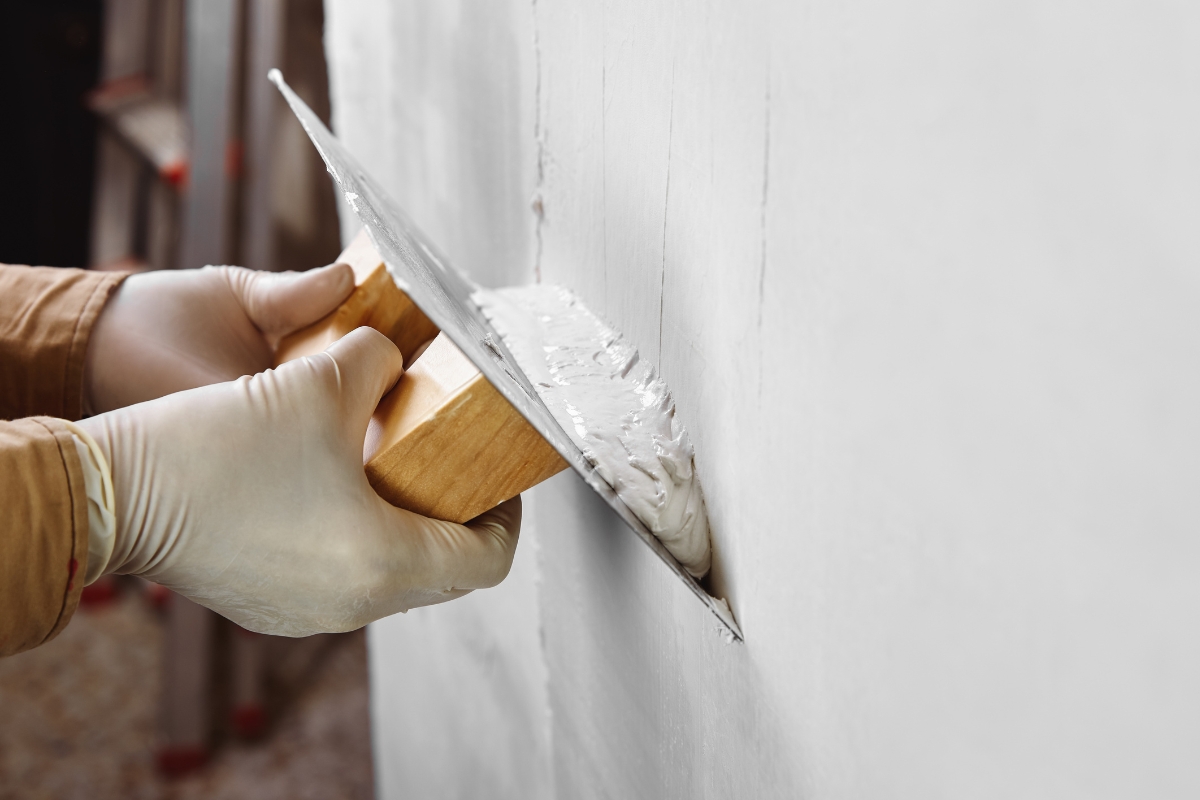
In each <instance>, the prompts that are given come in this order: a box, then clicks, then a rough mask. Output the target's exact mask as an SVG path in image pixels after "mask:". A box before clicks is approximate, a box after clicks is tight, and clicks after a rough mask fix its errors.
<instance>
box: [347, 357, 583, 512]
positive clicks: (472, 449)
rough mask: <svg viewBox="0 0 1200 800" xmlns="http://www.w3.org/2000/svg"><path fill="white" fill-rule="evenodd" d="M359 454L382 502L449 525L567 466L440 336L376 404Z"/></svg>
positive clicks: (505, 498)
mask: <svg viewBox="0 0 1200 800" xmlns="http://www.w3.org/2000/svg"><path fill="white" fill-rule="evenodd" d="M364 456H365V459H366V462H367V479H368V480H369V481H370V482H371V485H372V486H373V487H375V491H377V492H378V493H379V494H380V496H381V497H383V498H384V499H385V500H387V501H388V502H389V503H391V504H393V505H396V506H399V507H401V508H407V509H408V510H409V511H415V512H417V513H418V514H424V515H425V516H427V517H435V518H437V519H446V520H450V521H451V522H466V521H467V520H469V519H471V518H473V517H477V516H479V515H480V514H482V513H483V512H484V511H487V510H488V509H489V508H492V507H494V506H495V505H497V504H499V503H502V502H504V501H505V500H507V499H509V498H510V497H515V496H516V495H518V494H520V493H521V492H523V491H524V490H526V489H528V488H530V487H532V486H535V485H537V484H539V483H541V482H542V481H544V480H545V479H546V478H549V477H550V476H551V475H554V474H556V473H558V472H561V471H562V470H564V469H566V466H567V464H566V462H565V461H563V460H562V458H561V457H560V456H559V455H558V453H557V452H555V451H554V448H552V447H551V446H550V445H549V444H548V443H547V442H546V440H545V439H543V438H542V437H541V435H540V434H539V433H538V432H537V431H536V430H534V429H533V426H531V425H530V424H529V423H528V422H526V421H525V418H524V417H522V416H521V415H520V414H518V413H517V411H516V409H514V408H513V407H512V406H511V405H510V404H509V402H508V401H507V400H505V399H504V398H503V397H502V396H501V395H500V393H499V392H497V391H496V390H495V389H494V388H493V387H492V385H491V384H490V383H488V381H487V379H486V378H484V377H483V375H482V374H481V373H480V372H479V370H478V369H476V368H475V365H474V364H472V363H471V362H470V360H468V359H467V357H466V356H464V355H463V354H462V352H461V351H460V350H459V349H458V348H457V347H455V346H454V343H453V342H451V341H450V339H449V338H448V337H447V336H446V335H445V334H439V335H438V337H437V338H436V339H434V340H433V343H432V344H430V345H429V348H428V349H427V350H426V351H425V352H424V353H423V354H422V355H421V357H420V358H418V359H417V361H416V363H415V364H414V365H413V368H412V369H411V370H409V371H408V372H406V373H405V374H404V377H402V378H401V379H400V382H399V383H398V384H397V386H396V388H395V389H394V390H393V391H392V392H391V393H389V394H388V395H387V396H386V397H384V399H383V402H381V403H380V404H379V408H378V409H377V410H376V412H375V416H374V417H373V418H372V419H371V426H370V428H369V429H368V433H367V448H366V451H365V453H364Z"/></svg>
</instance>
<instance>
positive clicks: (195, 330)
mask: <svg viewBox="0 0 1200 800" xmlns="http://www.w3.org/2000/svg"><path fill="white" fill-rule="evenodd" d="M353 289H354V272H353V271H352V270H351V269H350V267H349V265H347V264H333V265H330V266H328V267H323V268H321V269H316V270H312V271H311V272H299V273H297V272H283V273H270V272H254V271H252V270H248V269H242V268H241V267H205V268H204V269H187V270H164V271H161V272H147V273H143V274H140V275H130V276H129V277H128V278H126V279H125V281H124V283H122V284H121V286H120V288H119V289H117V292H116V294H114V295H113V297H112V298H110V299H109V301H108V303H107V304H106V305H105V307H104V311H103V312H102V313H101V314H100V318H99V319H98V320H97V321H96V325H95V327H94V328H93V329H92V334H91V339H90V340H89V343H88V352H87V356H86V359H85V367H84V410H85V411H86V412H87V413H90V414H99V413H103V412H105V411H112V410H113V409H114V408H121V407H123V406H128V405H132V404H134V403H140V402H142V401H144V400H153V399H154V398H156V397H162V396H164V395H168V394H171V393H172V392H178V391H182V390H184V389H194V388H195V387H197V386H207V385H208V384H210V383H219V382H221V381H231V380H233V379H235V378H239V377H241V376H242V375H253V374H255V373H257V372H262V371H263V370H265V369H266V368H267V367H269V366H271V354H272V351H273V348H274V346H275V344H276V343H277V342H278V341H279V339H280V338H281V337H283V336H286V335H287V334H289V333H291V332H292V331H294V330H297V329H299V328H302V327H304V326H305V325H309V324H311V323H313V322H316V321H317V320H318V319H320V318H321V317H323V316H325V315H326V314H328V313H329V312H330V311H333V310H334V309H335V308H337V306H338V304H340V303H341V302H342V301H343V300H345V299H346V297H347V296H348V295H349V294H350V292H351V291H352V290H353Z"/></svg>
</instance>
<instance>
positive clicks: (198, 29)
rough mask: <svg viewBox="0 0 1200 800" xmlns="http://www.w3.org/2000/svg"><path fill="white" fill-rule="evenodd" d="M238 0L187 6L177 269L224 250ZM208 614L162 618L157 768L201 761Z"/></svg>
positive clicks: (185, 768) (177, 610)
mask: <svg viewBox="0 0 1200 800" xmlns="http://www.w3.org/2000/svg"><path fill="white" fill-rule="evenodd" d="M240 12H241V8H240V2H239V0H187V10H186V17H185V34H184V35H185V41H186V59H187V61H186V63H187V75H186V78H185V80H186V83H185V85H186V94H187V108H188V123H189V129H190V133H191V142H190V146H189V156H190V157H189V172H188V182H187V188H186V190H185V193H184V197H183V206H184V219H183V240H182V242H181V245H180V258H179V261H178V264H177V266H179V267H182V268H189V267H201V266H204V265H205V264H220V263H223V262H224V261H225V259H226V256H227V253H228V248H229V245H230V242H229V237H228V235H227V232H228V227H229V226H228V222H229V217H228V213H227V212H228V209H229V203H230V199H231V193H230V176H229V173H228V170H227V159H228V150H229V143H230V140H231V137H232V133H233V131H232V126H233V124H234V107H233V106H234V102H235V100H236V98H237V94H236V91H235V81H236V80H237V56H238V47H239V22H240V17H241V13H240ZM213 623H214V615H213V613H212V612H211V611H209V610H208V609H206V608H204V607H203V606H200V605H197V604H195V603H193V602H191V601H190V600H188V599H186V598H184V597H182V596H179V595H176V596H174V597H172V598H171V602H170V605H169V607H168V612H167V631H166V636H165V639H164V646H165V652H164V654H163V704H162V715H163V717H162V742H161V747H160V749H159V753H158V763H159V767H160V769H162V770H163V771H164V772H167V773H173V774H181V773H185V772H189V771H191V770H192V769H195V768H196V767H198V766H199V765H200V764H202V763H203V762H204V761H205V759H206V758H207V754H208V746H209V726H210V705H211V701H210V691H209V688H210V683H211V675H210V672H211V670H210V668H211V662H212V632H213Z"/></svg>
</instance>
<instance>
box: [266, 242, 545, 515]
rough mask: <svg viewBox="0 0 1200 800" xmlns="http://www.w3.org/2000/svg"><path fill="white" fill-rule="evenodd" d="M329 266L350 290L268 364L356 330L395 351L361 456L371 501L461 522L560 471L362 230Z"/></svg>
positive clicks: (530, 430)
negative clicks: (400, 359) (350, 272)
mask: <svg viewBox="0 0 1200 800" xmlns="http://www.w3.org/2000/svg"><path fill="white" fill-rule="evenodd" d="M338 260H339V261H343V262H346V263H348V264H350V266H351V267H353V268H354V275H355V289H354V292H353V293H352V294H351V295H350V297H348V298H347V299H346V301H345V302H344V303H342V305H341V306H339V307H338V308H337V309H336V310H335V311H334V312H333V313H331V314H329V315H328V316H326V317H324V318H323V319H321V320H319V321H318V322H316V323H314V324H313V325H310V326H309V327H307V328H305V329H303V330H300V331H297V332H296V333H293V334H291V335H290V336H287V337H285V338H284V339H283V341H281V342H280V345H279V347H278V348H277V350H276V357H275V362H276V365H278V364H282V363H283V362H285V361H290V360H292V359H295V358H300V357H302V356H306V355H312V354H314V353H319V352H321V351H322V350H324V349H325V348H326V347H328V346H329V345H331V344H333V343H334V342H335V341H337V340H338V339H340V338H341V337H342V336H345V335H346V334H347V333H349V332H350V331H352V330H354V329H355V328H357V327H360V326H362V325H368V326H370V327H372V328H375V329H376V330H377V331H379V332H380V333H383V334H384V335H385V336H387V337H388V338H389V339H391V340H392V341H393V342H395V343H396V346H397V347H399V348H400V352H401V353H403V354H404V356H405V363H406V371H405V373H404V375H403V376H401V378H400V380H399V382H397V384H396V386H395V388H393V389H392V391H390V392H389V393H388V394H387V395H385V396H384V398H383V400H381V401H380V403H379V407H378V408H376V410H375V414H374V416H373V417H372V418H371V424H370V428H369V429H368V431H367V441H366V446H365V448H364V451H363V461H364V464H365V468H366V472H367V479H368V480H369V481H370V482H371V486H373V487H374V488H375V491H376V492H378V493H379V495H380V496H381V497H383V498H384V499H385V500H387V501H388V502H389V503H391V504H392V505H395V506H399V507H400V508H405V509H408V510H409V511H414V512H416V513H418V514H423V515H425V516H427V517H434V518H436V519H444V520H449V521H451V522H466V521H467V520H469V519H473V518H474V517H477V516H479V515H480V514H482V513H483V512H484V511H487V510H488V509H489V508H493V507H494V506H496V505H497V504H499V503H502V502H504V501H505V500H508V499H509V498H510V497H515V496H516V495H518V494H520V493H521V492H523V491H525V490H526V489H528V488H530V487H532V486H535V485H537V484H538V483H541V482H542V481H544V480H545V479H546V478H549V477H550V476H551V475H554V474H556V473H558V472H560V471H562V470H563V469H566V466H567V464H566V462H565V461H563V460H562V458H561V457H560V456H559V455H558V453H557V452H555V450H554V448H553V447H551V446H550V445H549V443H547V442H546V440H545V439H543V438H542V437H541V435H540V434H539V433H538V432H537V431H536V430H534V428H533V426H531V425H530V424H529V423H528V422H527V421H526V420H525V418H524V417H522V416H521V415H520V414H518V413H517V411H516V409H514V408H513V407H512V405H511V404H510V403H509V402H508V401H507V400H505V399H504V396H503V395H501V394H500V393H499V392H498V391H496V389H495V388H494V387H493V386H492V385H491V384H490V383H488V381H487V378H485V377H484V376H483V374H482V373H481V372H480V371H479V370H478V369H477V368H476V367H475V365H474V364H472V363H471V361H470V359H468V358H467V357H466V356H465V355H463V354H462V351H461V350H459V349H458V348H457V347H456V346H455V345H454V343H453V342H451V341H450V339H449V337H447V336H446V335H445V334H442V333H440V332H439V331H438V329H437V327H436V326H435V325H434V324H433V323H432V322H430V321H429V318H428V317H426V316H425V315H424V314H423V313H422V312H421V310H420V309H419V308H417V307H416V305H415V304H413V302H412V301H411V300H409V298H408V295H406V294H404V292H402V291H400V289H399V288H397V287H396V284H395V283H394V282H393V281H392V278H391V276H390V275H389V274H388V273H387V269H386V267H385V266H384V264H383V259H381V258H380V257H379V254H378V253H377V252H376V251H375V248H374V246H373V245H372V244H371V241H370V239H368V238H367V235H366V231H364V232H362V233H360V234H359V235H358V238H356V239H355V240H354V241H353V242H352V243H351V244H350V246H349V247H347V248H346V250H345V252H343V253H342V255H341V256H339V258H338ZM431 339H432V342H431V341H430V340H431ZM426 345H427V346H426ZM422 348H424V349H423V351H422Z"/></svg>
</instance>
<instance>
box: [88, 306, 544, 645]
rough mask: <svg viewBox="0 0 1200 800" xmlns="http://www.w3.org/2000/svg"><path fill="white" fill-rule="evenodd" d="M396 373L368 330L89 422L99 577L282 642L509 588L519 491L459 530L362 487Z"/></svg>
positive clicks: (390, 350) (382, 342) (381, 340)
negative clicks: (99, 467) (96, 471)
mask: <svg viewBox="0 0 1200 800" xmlns="http://www.w3.org/2000/svg"><path fill="white" fill-rule="evenodd" d="M401 371H402V359H401V355H400V352H399V351H398V350H397V349H396V347H395V345H393V344H392V343H391V342H390V341H388V339H387V338H386V337H384V336H383V335H382V334H380V333H378V332H376V331H374V330H371V329H369V328H359V329H358V330H356V331H354V332H352V333H350V334H349V335H347V336H345V337H344V338H343V339H341V340H340V341H339V342H337V343H335V344H334V345H332V346H331V347H330V348H329V349H328V350H327V351H326V352H324V353H321V354H319V355H316V356H310V357H308V358H303V359H299V360H296V361H291V362H288V363H286V364H284V365H282V366H281V367H279V368H278V369H275V370H267V371H266V372H263V373H261V374H258V375H254V376H253V377H243V378H239V379H238V380H236V381H233V382H229V383H220V384H215V385H212V386H206V387H203V388H199V389H193V390H190V391H185V392H180V393H178V394H173V395H169V396H167V397H163V398H161V399H158V400H153V401H150V402H146V403H141V404H139V405H134V406H130V407H128V408H123V409H120V410H117V411H112V412H109V413H106V414H101V415H99V416H96V417H92V418H90V419H86V420H84V421H83V422H81V423H79V424H80V426H81V427H83V428H84V429H85V430H86V431H87V432H88V433H89V434H90V435H91V436H92V437H93V438H94V439H95V440H96V442H97V443H98V445H99V447H100V450H101V451H102V453H103V455H104V456H105V458H106V459H107V460H108V463H109V465H110V467H111V470H112V479H113V488H114V491H115V494H116V517H117V534H116V542H115V545H114V548H113V553H112V556H111V559H110V561H109V564H108V565H107V567H106V569H105V571H106V572H120V573H132V574H136V575H142V576H144V577H146V578H149V579H151V580H153V581H156V582H158V583H161V584H163V585H164V586H167V587H170V588H171V589H174V590H175V591H177V592H180V593H181V594H184V595H186V596H188V597H190V598H192V599H193V600H195V601H196V602H198V603H200V604H202V605H205V606H207V607H209V608H211V609H213V610H214V611H216V612H218V613H220V614H222V615H224V616H226V617H228V618H230V619H232V620H233V621H234V622H236V623H238V624H239V625H241V626H242V627H244V628H248V629H249V630H252V631H258V632H261V633H272V634H278V635H283V636H305V635H308V634H312V633H317V632H323V631H345V630H352V629H355V628H358V627H361V626H362V625H365V624H366V623H368V622H370V621H372V620H375V619H378V618H380V617H383V616H387V615H389V614H393V613H395V612H397V611H405V610H407V609H409V608H413V607H415V606H423V605H430V604H433V603H440V602H443V601H445V600H449V599H452V598H455V597H459V596H461V595H463V594H466V593H467V592H469V591H471V590H472V589H478V588H484V587H488V586H494V585H495V584H497V583H499V582H500V581H501V580H502V579H503V578H504V576H505V575H506V574H507V573H508V570H509V567H510V566H511V564H512V558H513V552H514V550H515V548H516V544H517V534H518V530H519V528H520V520H521V505H520V499H519V498H514V499H513V500H510V501H509V502H507V503H504V504H503V505H501V506H499V507H498V508H496V509H494V510H493V511H490V512H488V513H487V514H484V515H482V516H480V517H479V518H477V519H476V520H473V521H472V522H470V523H468V524H467V525H457V524H454V523H450V522H440V521H437V520H431V519H427V518H425V517H422V516H420V515H417V514H413V513H411V512H408V511H404V510H402V509H398V508H395V507H393V506H391V505H389V504H388V503H387V502H385V501H384V500H382V499H381V498H380V497H379V496H378V495H377V494H375V492H374V490H373V489H372V488H371V486H370V484H369V483H368V482H367V478H366V475H365V473H364V471H363V463H362V452H363V440H364V437H365V435H366V431H367V423H368V421H369V420H370V418H371V413H372V412H373V411H374V410H375V406H376V405H377V404H378V402H379V399H380V397H382V396H383V394H384V393H385V392H387V391H388V389H390V388H391V387H392V386H393V385H394V384H395V382H396V381H397V380H398V379H399V377H400V373H401Z"/></svg>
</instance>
